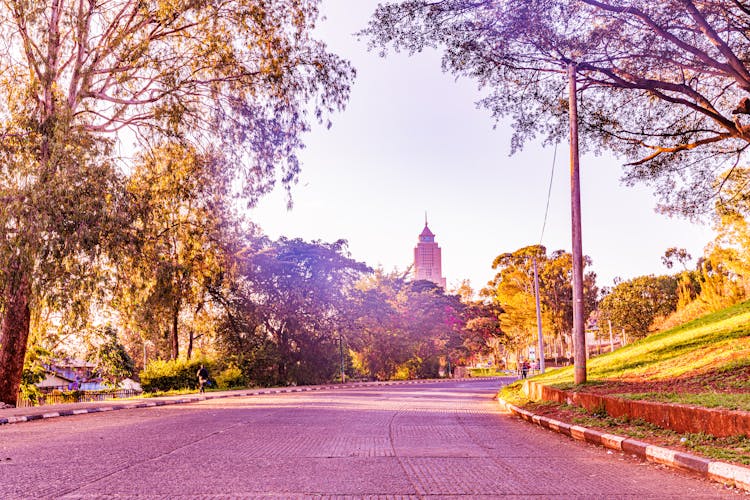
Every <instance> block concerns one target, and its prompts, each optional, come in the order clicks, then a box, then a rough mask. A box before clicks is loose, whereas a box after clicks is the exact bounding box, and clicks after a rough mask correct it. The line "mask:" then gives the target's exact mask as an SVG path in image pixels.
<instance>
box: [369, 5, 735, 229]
mask: <svg viewBox="0 0 750 500" xmlns="http://www.w3.org/2000/svg"><path fill="white" fill-rule="evenodd" d="M749 22H750V7H748V6H747V4H746V3H745V2H741V1H737V0H660V1H653V0H441V1H433V0H407V1H404V2H399V3H393V2H392V3H385V4H382V5H379V6H378V8H377V10H376V11H375V13H374V15H373V17H372V20H371V21H370V23H369V25H368V26H367V28H366V29H365V30H363V31H362V33H361V35H362V36H365V37H368V38H369V39H370V42H371V44H372V46H373V47H380V48H381V49H382V50H383V52H385V51H386V50H387V49H388V48H393V49H395V50H404V51H408V52H410V53H415V52H419V51H422V50H425V49H429V48H433V47H440V48H442V49H443V50H444V52H443V59H442V64H443V69H444V70H445V71H447V72H450V73H453V74H455V75H458V76H464V77H468V78H472V79H475V80H476V81H477V83H478V84H479V86H480V87H481V88H483V89H484V90H485V91H486V97H485V98H484V99H483V100H482V101H481V105H483V106H484V107H486V108H488V109H489V110H490V112H491V113H492V114H493V115H494V116H495V117H496V118H497V119H501V118H504V117H510V118H511V119H512V121H513V126H514V131H515V134H514V137H513V141H512V148H513V149H514V150H516V149H518V148H521V147H522V146H523V145H524V144H525V143H526V142H527V141H529V140H530V139H532V138H534V137H538V136H541V137H542V138H543V139H544V140H545V141H546V142H548V143H549V142H556V141H559V140H560V139H561V138H563V137H564V136H565V135H566V134H567V128H568V124H567V120H568V117H567V108H568V96H567V93H566V89H565V85H566V80H565V78H564V77H563V76H562V73H563V72H565V71H566V69H567V68H569V67H570V66H573V67H574V68H575V71H576V74H577V79H578V81H579V88H580V89H581V104H580V110H579V120H580V134H581V138H582V139H583V142H584V144H583V145H584V146H585V147H589V148H594V149H598V148H608V149H610V150H612V151H614V152H615V153H617V154H619V155H620V156H621V157H622V158H623V159H624V160H625V161H626V162H627V164H626V168H625V174H624V179H625V181H626V182H628V183H636V182H645V183H647V184H650V185H653V186H654V187H655V190H656V192H657V193H658V195H659V197H660V208H661V209H662V210H665V211H668V212H671V213H679V214H683V215H687V216H698V215H701V214H703V213H704V212H706V211H707V210H708V209H710V208H711V203H709V200H712V199H714V198H717V199H719V200H725V199H727V198H728V197H729V196H731V195H730V194H729V193H726V187H727V186H728V185H729V184H731V183H733V182H735V181H736V180H738V181H739V183H740V184H741V185H742V186H746V183H745V182H742V181H744V177H742V173H741V172H740V171H739V169H738V167H743V166H744V163H745V162H746V161H747V151H748V145H749V142H750V116H749V115H750V59H749V58H748V55H747V54H748V53H750V39H748V37H747V26H748V23H749ZM744 190H745V191H746V189H744Z"/></svg>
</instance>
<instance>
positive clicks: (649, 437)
mask: <svg viewBox="0 0 750 500" xmlns="http://www.w3.org/2000/svg"><path fill="white" fill-rule="evenodd" d="M749 320H750V302H743V303H740V304H736V305H734V306H732V307H729V308H727V309H723V310H721V311H717V312H715V313H711V314H708V315H706V316H703V317H701V318H698V319H695V320H693V321H690V322H688V323H686V324H684V325H681V326H679V327H674V328H671V329H669V330H666V331H663V332H660V333H657V334H653V335H650V336H648V337H645V338H643V339H641V340H638V341H637V342H635V343H633V344H631V345H628V346H626V347H623V348H622V349H619V350H617V351H615V352H612V353H608V354H603V355H601V356H596V357H593V358H591V359H590V360H589V362H588V368H589V380H588V381H587V382H586V383H585V384H579V385H575V384H573V372H572V367H564V368H559V369H553V370H550V371H548V372H546V373H544V374H541V375H538V376H536V377H533V380H534V381H536V382H539V383H542V384H545V385H549V386H552V387H556V388H559V389H563V390H571V389H572V390H576V391H581V392H591V393H597V394H606V395H608V396H615V397H619V398H627V399H633V400H642V401H655V402H661V403H679V404H687V405H693V406H700V407H705V408H722V409H727V410H742V411H750V321H749ZM499 396H500V397H501V398H502V399H504V400H506V401H508V402H510V403H511V404H514V405H516V406H519V407H522V408H525V409H527V410H529V411H533V412H535V413H538V414H542V415H546V416H549V417H551V418H555V419H557V420H561V421H564V422H568V423H572V424H577V425H582V426H585V427H590V428H595V429H600V430H604V431H607V432H612V433H615V434H617V435H621V436H626V437H633V438H636V439H639V440H642V441H646V442H649V443H652V444H657V445H661V446H667V447H670V448H676V449H681V450H685V451H690V452H693V453H698V454H700V455H703V456H705V457H708V458H712V459H715V460H722V461H729V462H733V463H738V464H743V465H750V437H748V436H731V437H715V436H711V435H708V434H704V433H699V434H695V433H683V434H681V433H677V432H674V431H671V430H668V429H662V428H659V427H657V426H655V425H653V424H650V423H648V422H644V421H640V420H634V419H628V418H612V417H610V416H608V415H607V414H606V412H603V411H587V410H585V409H583V408H579V407H574V406H570V405H566V404H558V403H554V402H534V401H530V400H529V399H528V398H526V397H525V396H524V394H523V393H522V392H521V382H516V383H514V384H511V385H509V386H507V387H505V388H503V390H502V391H501V392H500V394H499Z"/></svg>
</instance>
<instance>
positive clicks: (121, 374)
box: [86, 325, 135, 387]
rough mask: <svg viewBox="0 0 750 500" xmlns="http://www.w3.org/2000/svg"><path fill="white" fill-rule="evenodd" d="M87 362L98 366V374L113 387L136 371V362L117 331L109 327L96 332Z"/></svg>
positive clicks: (91, 340)
mask: <svg viewBox="0 0 750 500" xmlns="http://www.w3.org/2000/svg"><path fill="white" fill-rule="evenodd" d="M90 342H92V344H91V345H89V349H88V354H87V355H86V360H87V361H91V362H93V363H94V364H95V365H96V369H95V370H96V372H97V373H98V374H99V376H100V377H102V379H103V380H104V382H105V383H106V384H107V385H109V386H112V387H115V386H117V383H118V382H120V381H121V380H123V379H126V378H128V377H132V376H133V373H134V371H135V362H134V361H133V358H131V357H130V355H129V354H128V353H127V351H126V350H125V347H123V345H122V344H121V343H120V341H119V339H118V338H117V330H116V329H115V328H114V327H113V326H111V325H107V326H104V327H101V328H98V329H97V330H96V331H95V332H94V339H90Z"/></svg>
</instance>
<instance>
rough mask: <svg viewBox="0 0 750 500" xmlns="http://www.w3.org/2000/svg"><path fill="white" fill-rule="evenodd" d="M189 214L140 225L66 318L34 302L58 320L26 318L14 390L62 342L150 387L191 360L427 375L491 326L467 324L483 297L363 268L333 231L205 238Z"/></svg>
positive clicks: (298, 380) (265, 369)
mask: <svg viewBox="0 0 750 500" xmlns="http://www.w3.org/2000/svg"><path fill="white" fill-rule="evenodd" d="M176 212H177V213H182V214H186V213H187V212H186V211H184V210H182V211H181V210H177V211H176ZM166 214H167V212H165V215H166ZM169 214H170V215H169V217H170V219H171V218H172V217H173V215H174V214H173V212H169ZM198 220H200V219H199V218H198V217H195V218H193V219H192V221H191V222H190V223H189V224H187V225H188V226H189V228H188V230H184V232H183V229H185V228H184V227H183V226H184V224H178V223H176V222H175V221H173V220H172V224H171V229H172V231H171V232H165V231H163V232H162V237H164V238H165V239H166V240H167V242H168V244H167V245H165V246H164V252H165V253H164V254H159V253H158V252H155V251H154V248H155V247H158V246H159V245H157V244H155V243H154V240H155V238H154V237H153V236H149V237H148V238H144V242H142V243H141V244H140V245H136V247H138V248H140V252H133V253H128V254H127V258H123V259H120V260H117V259H110V260H107V261H106V262H107V264H106V266H104V267H105V268H103V269H101V270H100V272H101V273H102V275H105V274H106V275H108V276H110V277H111V278H112V281H111V282H110V285H111V287H110V289H109V290H110V293H102V294H100V295H101V297H100V299H98V300H95V301H92V302H89V307H88V308H86V313H85V314H80V315H78V321H77V322H76V324H77V325H79V328H76V329H73V328H72V325H70V324H66V323H65V322H62V321H61V320H62V318H66V317H69V316H75V314H74V312H73V311H68V310H63V309H57V310H55V311H52V310H48V311H44V316H46V317H50V318H52V317H57V318H58V320H57V321H51V322H40V323H34V325H33V328H32V331H33V332H34V335H33V339H34V343H33V346H32V349H30V350H29V356H27V362H26V367H25V374H26V376H25V384H24V386H23V387H22V390H23V391H24V392H25V393H26V394H27V395H30V396H32V397H33V393H34V388H33V385H32V383H33V382H35V381H38V380H39V378H41V374H42V371H41V370H40V369H39V367H40V366H41V365H43V364H45V363H47V362H49V358H52V357H63V356H66V355H68V356H69V355H74V356H79V357H81V358H85V359H88V360H89V361H91V362H93V363H95V364H96V365H97V367H98V371H99V373H100V374H101V375H102V376H104V377H105V378H107V379H108V380H109V381H110V382H112V383H116V381H117V380H118V379H122V378H125V377H127V376H138V374H139V373H140V374H141V375H143V376H144V378H145V379H146V380H147V384H146V385H147V388H150V389H155V390H163V389H165V388H177V387H189V386H190V385H191V384H192V383H193V382H194V380H193V377H191V376H190V375H189V373H188V372H189V371H190V370H189V369H188V368H186V367H191V366H194V365H195V363H196V362H198V360H199V361H200V362H203V363H206V364H208V365H210V366H211V368H212V371H213V372H214V373H213V375H214V377H217V378H219V379H220V380H222V381H228V382H226V383H222V385H230V386H236V385H243V386H278V385H302V384H320V383H325V382H330V381H333V380H341V379H342V378H344V379H348V378H352V377H354V378H367V379H379V380H385V379H393V378H425V377H440V376H448V375H450V372H451V370H452V369H453V368H454V367H455V366H457V365H459V364H465V363H466V360H467V358H469V357H470V356H472V355H473V354H474V353H475V352H476V351H477V350H479V351H481V350H483V349H484V350H485V351H486V350H487V345H488V343H490V342H491V339H492V338H499V336H500V335H501V331H500V329H499V327H497V326H496V327H495V328H492V327H490V328H487V327H483V328H477V326H476V325H477V324H482V323H484V324H486V323H487V322H488V321H489V322H490V323H492V322H493V320H494V321H495V323H496V322H497V316H496V315H495V314H494V313H493V311H492V310H491V309H488V308H484V307H481V306H480V305H479V304H477V303H472V302H471V301H470V300H468V299H467V300H462V298H461V297H460V296H459V295H458V294H449V293H446V292H445V290H443V289H442V288H441V287H438V286H437V285H435V284H433V283H432V282H429V281H412V280H410V279H409V276H408V275H407V274H405V273H398V272H395V271H394V272H391V273H386V272H384V271H383V270H372V269H371V268H369V267H368V266H367V265H366V264H364V263H362V262H358V261H356V260H354V259H352V258H351V257H350V256H349V254H348V252H347V250H346V243H345V242H344V241H336V242H333V243H325V242H321V241H312V242H307V241H303V240H301V239H288V238H283V237H282V238H280V239H278V240H275V241H273V240H270V239H268V238H266V237H264V236H262V235H260V234H258V233H234V234H235V235H239V236H240V237H241V239H239V240H235V241H232V240H231V239H230V238H228V237H227V235H224V238H223V243H222V244H214V245H199V244H198V242H205V241H207V240H208V238H207V237H206V234H205V232H202V231H199V230H198V229H196V228H197V227H201V228H203V229H204V230H205V228H208V227H210V226H211V224H209V223H208V222H207V221H206V220H202V221H201V224H195V222H196V221H198ZM152 221H153V219H152ZM142 229H143V227H142ZM196 240H197V241H196ZM216 241H218V240H214V242H216ZM147 243H148V244H147ZM219 263H221V265H219ZM119 265H121V266H122V267H118V266H119ZM482 319H484V321H482ZM102 322H105V323H106V326H105V327H101V326H97V325H99V324H101V323H102ZM113 353H117V355H118V356H119V357H117V358H114V357H113ZM170 360H171V361H172V363H171V364H170V363H169V361H170ZM190 360H193V361H190ZM165 362H166V363H165ZM34 374H36V376H34ZM164 380H168V381H173V383H174V384H176V386H174V387H171V386H170V384H172V382H164ZM160 384H161V385H160ZM164 384H166V386H164Z"/></svg>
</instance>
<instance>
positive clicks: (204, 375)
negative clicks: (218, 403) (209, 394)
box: [196, 364, 208, 392]
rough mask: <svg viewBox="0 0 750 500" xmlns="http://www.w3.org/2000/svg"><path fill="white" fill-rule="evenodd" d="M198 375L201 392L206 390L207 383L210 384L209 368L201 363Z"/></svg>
mask: <svg viewBox="0 0 750 500" xmlns="http://www.w3.org/2000/svg"><path fill="white" fill-rule="evenodd" d="M196 375H198V390H200V392H206V385H207V384H208V370H207V369H206V367H205V366H203V365H202V364H201V367H200V368H198V372H197V373H196Z"/></svg>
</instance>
